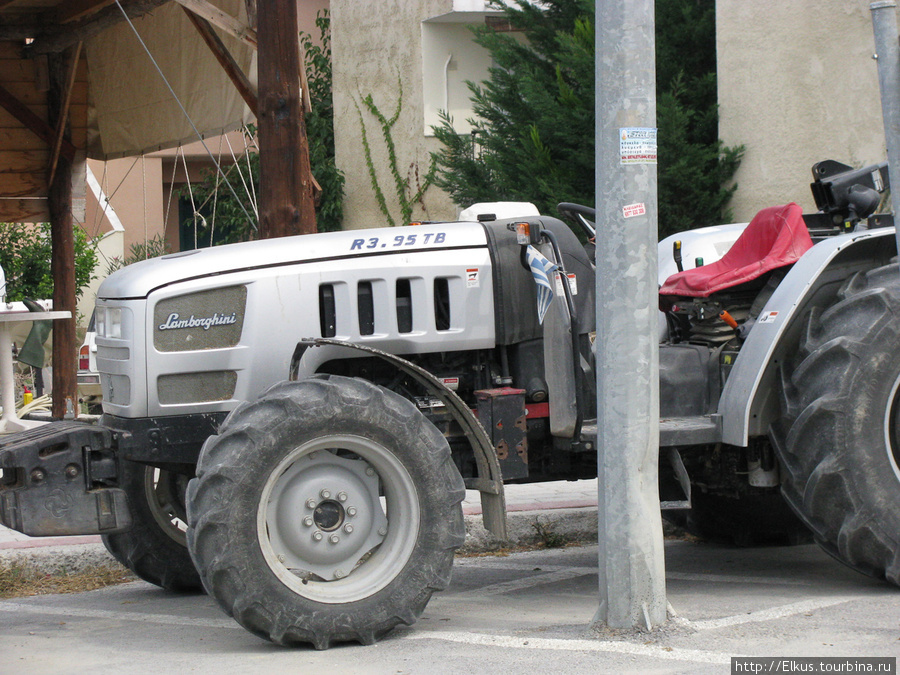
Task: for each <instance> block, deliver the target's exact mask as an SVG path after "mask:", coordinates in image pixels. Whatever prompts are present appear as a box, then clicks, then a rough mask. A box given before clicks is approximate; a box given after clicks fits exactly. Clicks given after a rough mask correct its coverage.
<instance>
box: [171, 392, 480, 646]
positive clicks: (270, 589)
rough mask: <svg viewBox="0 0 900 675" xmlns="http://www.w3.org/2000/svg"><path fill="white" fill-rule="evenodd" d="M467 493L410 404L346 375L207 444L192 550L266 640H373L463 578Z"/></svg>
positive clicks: (270, 406)
mask: <svg viewBox="0 0 900 675" xmlns="http://www.w3.org/2000/svg"><path fill="white" fill-rule="evenodd" d="M464 495H465V486H464V484H463V481H462V478H461V477H460V475H459V472H458V471H457V470H456V467H455V465H454V464H453V461H452V459H451V456H450V448H449V446H448V445H447V441H446V439H445V438H444V437H443V436H442V435H441V433H440V432H439V431H438V430H437V429H436V428H435V427H434V426H433V425H432V424H431V423H430V422H428V420H426V419H425V417H424V416H423V415H422V414H421V413H420V412H419V411H418V410H417V409H416V407H415V406H414V405H413V404H412V403H410V402H409V401H407V400H406V399H404V398H402V397H400V396H398V395H396V394H394V393H392V392H390V391H387V390H385V389H382V388H380V387H377V386H375V385H373V384H371V383H369V382H366V381H364V380H358V379H351V378H345V377H336V376H332V377H329V378H315V379H310V380H303V381H300V382H284V383H281V384H279V385H276V386H274V387H273V388H272V389H270V390H269V391H268V392H267V393H266V394H265V395H264V396H263V397H262V398H261V399H259V400H258V401H256V402H254V403H250V404H245V405H243V406H241V407H239V408H238V409H237V410H235V411H234V412H233V413H232V414H231V415H230V416H229V417H228V419H227V420H226V421H225V423H224V425H223V426H222V428H221V429H220V432H219V435H218V436H213V437H211V438H210V439H209V440H208V441H207V442H206V444H205V445H204V447H203V450H202V452H201V455H200V462H199V464H198V467H197V478H196V479H195V480H193V481H191V483H190V486H189V488H188V519H189V522H190V528H189V530H188V545H189V548H190V550H191V554H192V555H193V557H194V561H195V562H196V564H197V568H198V569H199V570H200V575H201V577H202V579H203V584H204V586H205V587H206V590H207V591H208V592H209V594H210V595H211V596H212V597H214V598H215V599H216V601H217V602H218V603H219V605H221V607H222V608H223V609H224V610H225V611H226V612H227V613H228V614H229V615H231V616H233V617H234V618H235V619H236V620H237V621H238V623H240V624H241V625H242V626H244V627H245V628H246V629H247V630H249V631H251V632H252V633H255V634H256V635H259V636H261V637H263V638H266V639H268V640H272V641H273V642H276V643H279V644H284V645H291V644H296V643H312V644H313V645H314V646H315V647H316V648H317V649H326V648H328V647H329V646H330V645H331V644H332V643H335V642H342V641H354V640H355V641H358V642H361V643H363V644H370V643H372V642H374V641H375V640H376V639H378V638H379V637H380V636H382V635H384V634H385V633H387V632H388V631H390V630H391V629H392V628H393V627H394V626H396V625H397V624H400V623H403V624H406V625H409V624H411V623H413V622H414V621H415V620H416V619H417V618H418V617H419V615H420V614H421V613H422V611H423V610H424V608H425V605H426V604H427V602H428V600H429V599H430V597H431V594H432V593H433V592H434V591H437V590H442V589H443V588H445V587H446V585H447V584H448V583H449V579H450V571H451V567H452V564H453V554H454V551H455V550H456V549H457V548H458V547H459V546H461V545H462V543H463V541H464V539H465V526H464V523H463V518H462V508H461V502H462V499H463V497H464Z"/></svg>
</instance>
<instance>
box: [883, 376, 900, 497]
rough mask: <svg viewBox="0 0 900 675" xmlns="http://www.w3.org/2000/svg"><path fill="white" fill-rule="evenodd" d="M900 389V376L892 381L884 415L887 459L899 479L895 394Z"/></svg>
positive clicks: (899, 422) (899, 403) (899, 420)
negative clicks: (892, 384)
mask: <svg viewBox="0 0 900 675" xmlns="http://www.w3.org/2000/svg"><path fill="white" fill-rule="evenodd" d="M898 391H900V376H898V377H897V379H896V380H895V381H894V386H893V387H891V394H890V396H888V403H887V409H886V410H885V416H884V446H885V449H886V451H887V456H888V461H890V463H891V468H892V469H893V470H894V477H895V478H896V479H897V480H898V481H900V438H898V433H900V397H898V396H897V394H898Z"/></svg>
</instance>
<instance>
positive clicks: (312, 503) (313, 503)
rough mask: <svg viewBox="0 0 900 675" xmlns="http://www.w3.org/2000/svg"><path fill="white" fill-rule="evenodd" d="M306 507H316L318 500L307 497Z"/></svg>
mask: <svg viewBox="0 0 900 675" xmlns="http://www.w3.org/2000/svg"><path fill="white" fill-rule="evenodd" d="M306 508H308V509H314V508H316V500H315V499H307V500H306Z"/></svg>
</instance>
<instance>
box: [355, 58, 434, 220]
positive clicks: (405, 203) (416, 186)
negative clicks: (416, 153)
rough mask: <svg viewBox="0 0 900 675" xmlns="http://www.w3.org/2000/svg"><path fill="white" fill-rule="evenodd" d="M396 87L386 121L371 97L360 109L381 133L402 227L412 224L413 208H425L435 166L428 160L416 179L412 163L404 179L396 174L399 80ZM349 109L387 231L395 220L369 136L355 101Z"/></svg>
mask: <svg viewBox="0 0 900 675" xmlns="http://www.w3.org/2000/svg"><path fill="white" fill-rule="evenodd" d="M397 87H398V91H399V93H398V95H397V106H396V108H395V109H394V112H393V114H392V115H391V116H390V117H387V115H385V114H384V113H383V112H382V111H381V110H380V109H379V107H378V106H377V105H376V104H375V100H374V99H373V97H372V94H367V95H366V96H361V101H362V105H363V107H364V108H365V109H366V110H367V111H368V112H369V114H371V115H372V116H373V117H374V118H375V120H376V121H377V122H378V125H379V127H380V129H381V137H382V140H383V142H384V145H385V148H386V150H387V163H388V171H389V172H390V175H391V178H392V180H393V183H394V185H393V187H394V192H395V194H396V197H397V203H398V205H399V207H400V219H399V221H400V224H401V225H403V224H406V223H409V222H410V221H411V220H412V213H413V209H414V208H415V206H416V204H418V205H420V206H421V207H422V208H424V207H425V202H424V197H425V192H426V190H428V188H429V187H431V185H432V184H433V183H434V179H435V171H436V167H435V162H434V160H433V159H432V160H431V161H430V163H429V166H428V171H426V172H425V174H424V175H420V174H419V165H418V162H415V161H414V162H411V163H410V165H409V169H408V170H407V174H406V176H403V175H401V173H400V168H399V161H398V160H397V149H396V146H395V145H394V137H393V128H394V125H395V124H396V123H397V120H398V119H399V118H400V112H401V110H402V109H403V83H402V82H401V80H400V77H399V76H398V77H397ZM353 105H354V106H355V107H356V114H357V116H358V117H359V126H360V131H361V134H362V146H363V157H364V158H365V162H366V169H367V170H368V173H369V181H370V183H371V185H372V190H373V191H374V192H375V200H376V201H377V202H378V208H379V210H380V211H381V213H382V214H383V215H384V217H385V220H386V221H387V224H388V225H389V226H390V227H395V226H396V225H397V224H398V223H397V219H395V218H394V216H393V215H392V213H391V210H390V208H389V207H388V203H387V197H386V196H385V193H384V190H383V189H382V188H381V184H380V183H379V180H378V170H377V167H376V166H375V160H374V159H373V156H372V146H371V144H370V142H369V134H368V130H367V129H366V122H365V119H364V117H363V111H362V108H360V105H359V103H357V102H356V101H355V100H354V101H353Z"/></svg>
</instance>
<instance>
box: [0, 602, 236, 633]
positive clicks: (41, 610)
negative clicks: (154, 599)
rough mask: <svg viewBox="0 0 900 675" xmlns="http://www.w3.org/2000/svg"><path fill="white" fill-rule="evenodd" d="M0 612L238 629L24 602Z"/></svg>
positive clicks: (213, 622)
mask: <svg viewBox="0 0 900 675" xmlns="http://www.w3.org/2000/svg"><path fill="white" fill-rule="evenodd" d="M0 612H9V613H14V614H32V615H44V616H68V617H77V618H79V619H108V620H110V621H137V622H138V623H154V624H160V625H163V626H202V627H203V628H240V626H239V625H238V624H237V623H236V622H235V621H233V620H232V619H228V618H222V619H201V618H197V617H190V616H177V615H174V614H140V613H138V612H114V611H112V610H108V609H83V608H79V607H47V606H46V605H28V604H25V603H24V602H0Z"/></svg>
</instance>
